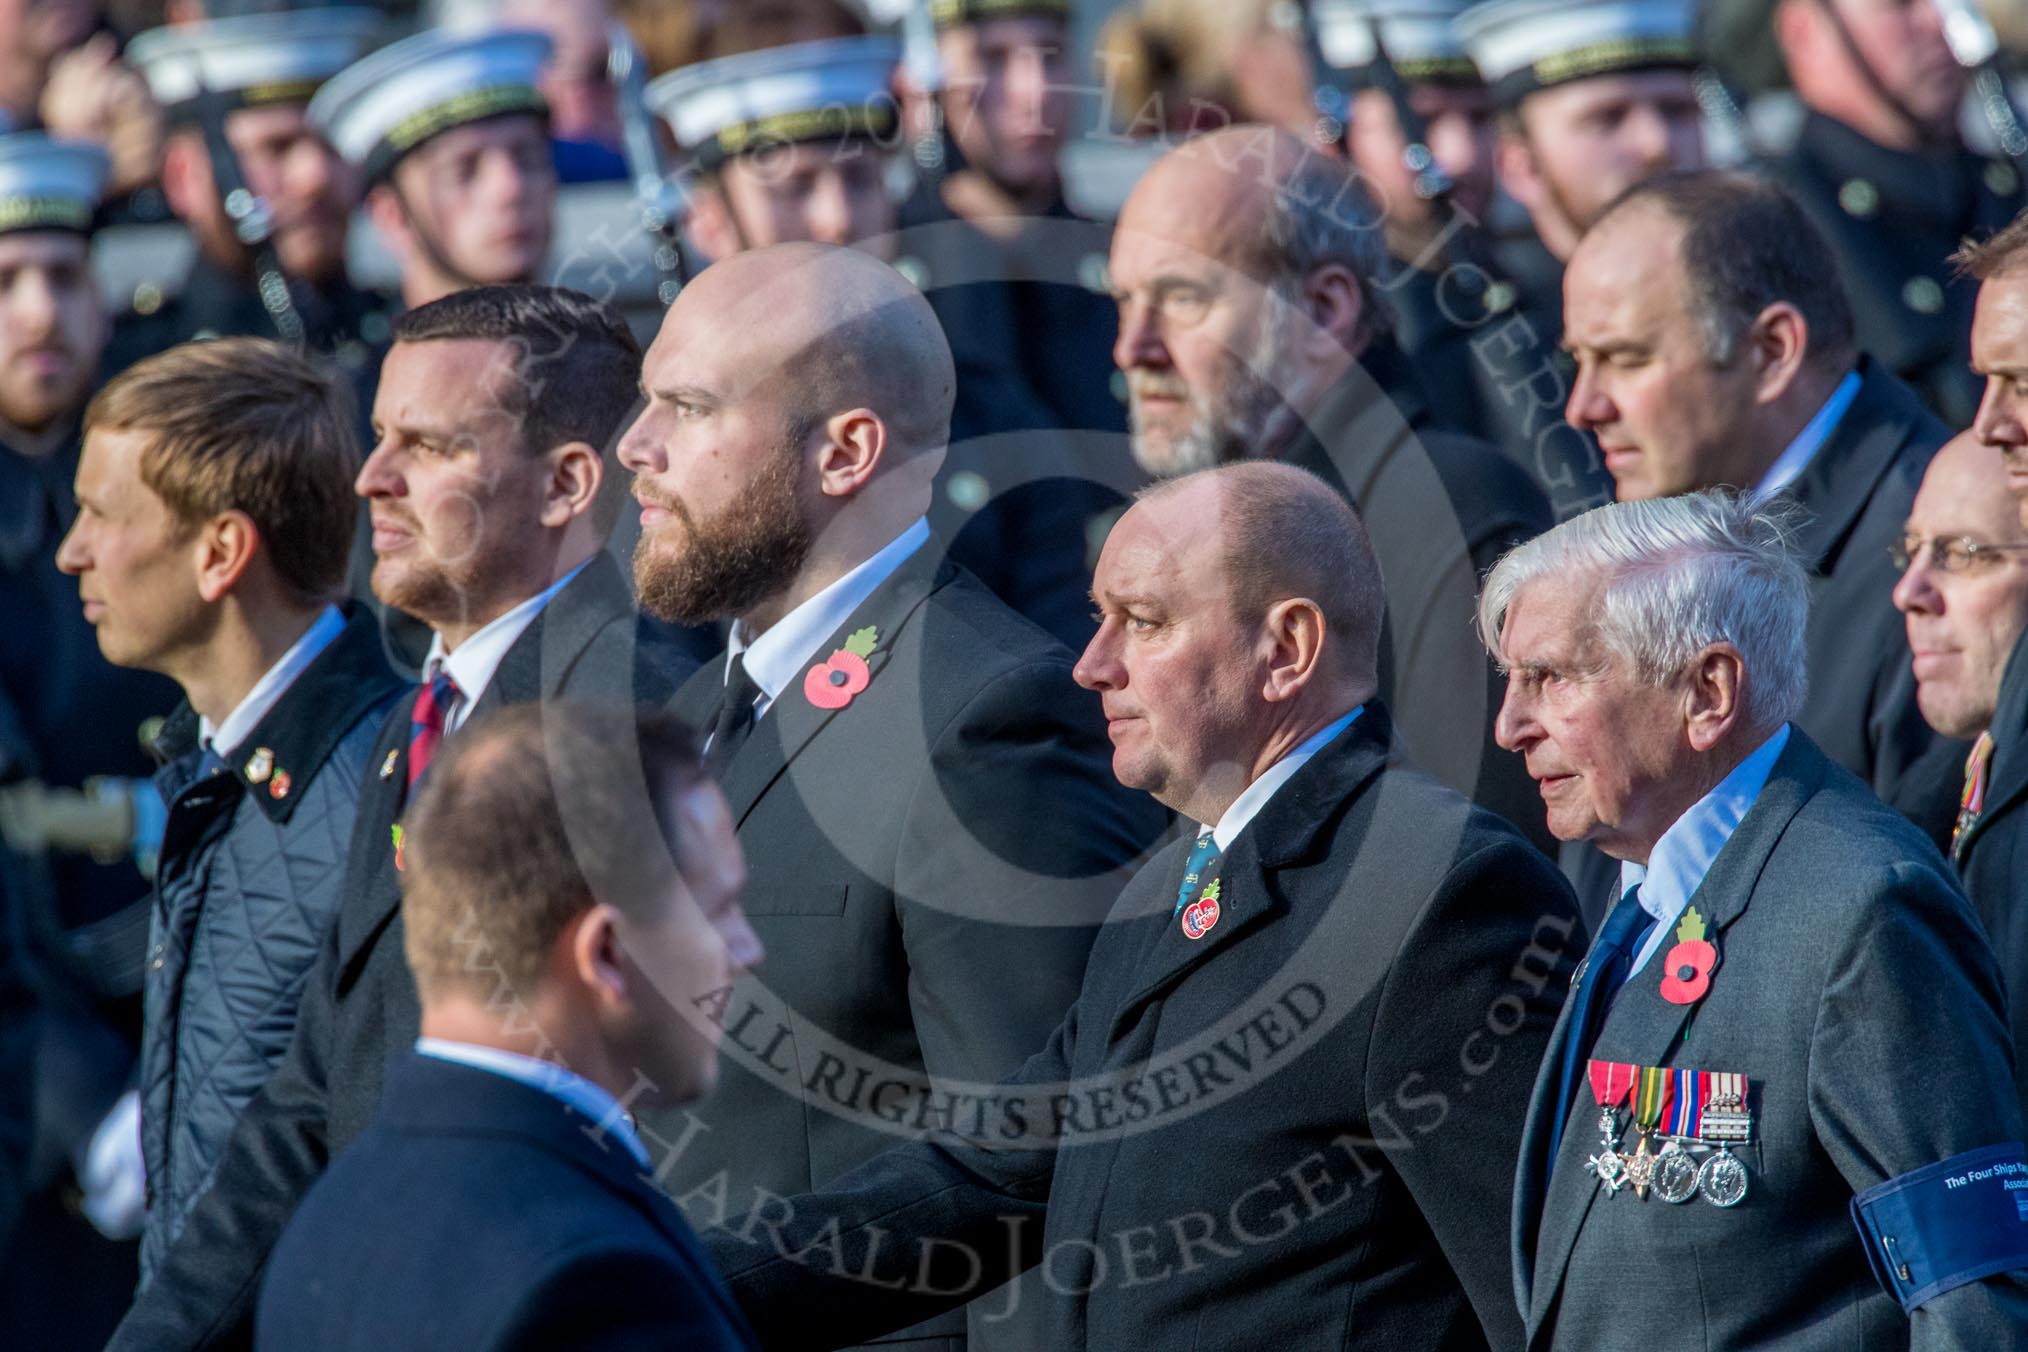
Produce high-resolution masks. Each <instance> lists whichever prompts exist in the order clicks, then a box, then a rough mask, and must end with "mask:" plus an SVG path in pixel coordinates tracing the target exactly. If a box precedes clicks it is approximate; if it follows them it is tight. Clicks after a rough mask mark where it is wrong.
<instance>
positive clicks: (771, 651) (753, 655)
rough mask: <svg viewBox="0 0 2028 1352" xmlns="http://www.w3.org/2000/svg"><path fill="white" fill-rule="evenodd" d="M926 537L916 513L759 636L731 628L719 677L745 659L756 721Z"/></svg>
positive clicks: (742, 628) (743, 628) (740, 626)
mask: <svg viewBox="0 0 2028 1352" xmlns="http://www.w3.org/2000/svg"><path fill="white" fill-rule="evenodd" d="M929 535H930V529H929V522H928V520H927V519H925V518H923V517H917V518H916V519H915V524H914V525H913V526H910V527H909V528H908V529H907V530H905V531H903V532H902V533H901V534H899V535H897V536H895V537H894V538H893V539H892V540H890V541H888V542H887V543H886V544H885V545H882V546H881V547H880V550H879V552H877V553H875V554H874V555H873V556H872V557H870V558H868V559H867V560H866V561H865V562H864V563H862V564H860V565H859V566H858V567H857V568H854V569H853V570H852V571H851V572H849V573H847V574H845V576H843V577H841V578H839V579H838V580H837V581H836V582H833V583H832V584H831V585H830V586H828V587H826V588H824V590H822V591H820V592H818V593H817V594H816V595H815V596H812V597H811V598H810V599H809V600H807V601H805V602H803V604H801V605H799V606H797V607H796V608H795V609H794V610H792V611H790V612H789V613H788V614H786V615H784V616H782V618H781V619H779V620H777V621H775V623H774V624H773V625H772V626H770V627H769V629H768V631H767V632H766V633H765V634H762V635H760V636H759V637H758V638H751V639H750V638H748V637H747V632H746V626H745V625H744V624H740V623H735V624H734V625H733V626H732V635H731V637H730V638H729V639H728V640H727V642H726V647H725V667H724V669H723V672H722V677H721V678H722V679H723V678H729V677H730V676H731V673H732V659H733V658H735V657H741V656H743V657H744V658H745V659H746V674H747V675H748V676H751V677H752V678H753V683H754V684H755V685H757V686H759V687H760V698H759V699H757V700H755V701H754V706H753V708H754V713H753V716H754V717H755V718H756V719H758V718H762V717H764V716H765V715H766V714H767V711H768V709H769V707H770V706H771V705H773V704H774V702H775V700H776V698H777V697H778V696H780V694H781V693H782V691H784V690H787V689H790V688H792V687H793V686H794V685H795V684H796V682H798V681H800V680H802V678H803V669H804V668H805V667H807V666H809V665H810V663H812V662H814V661H816V660H817V659H818V658H820V657H829V656H830V654H829V653H820V652H818V651H817V648H818V646H819V645H821V644H822V643H823V642H824V640H825V639H827V638H829V637H830V636H831V635H833V634H835V633H837V632H838V626H839V625H841V624H843V623H845V621H847V620H849V619H851V618H852V612H853V611H855V610H857V609H859V607H861V606H863V605H865V604H866V599H867V598H868V597H869V596H872V595H873V593H874V592H875V591H877V590H879V588H880V584H881V583H883V582H885V581H887V579H888V578H890V577H892V576H894V572H895V570H896V569H897V568H899V567H901V565H902V564H904V563H906V562H907V561H908V559H909V557H910V556H911V555H913V554H914V553H915V551H916V550H918V549H921V548H922V547H923V544H924V543H925V542H926V541H928V539H929ZM882 637H885V635H882Z"/></svg>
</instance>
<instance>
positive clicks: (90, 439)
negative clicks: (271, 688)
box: [56, 428, 211, 674]
mask: <svg viewBox="0 0 2028 1352" xmlns="http://www.w3.org/2000/svg"><path fill="white" fill-rule="evenodd" d="M153 435H154V434H152V433H150V432H147V431H143V430H127V431H107V430H105V429H103V428H94V429H93V430H92V431H91V433H90V434H88V435H87V436H86V437H85V440H84V447H83V449H82V451H81V452H80V453H79V457H78V468H77V482H76V485H75V489H76V496H77V508H78V511H77V519H76V520H75V521H73V522H72V523H71V527H70V531H69V533H68V534H66V535H65V536H64V538H63V543H62V544H61V545H60V546H59V547H58V548H57V553H56V565H57V567H58V568H61V569H62V570H63V571H64V572H65V573H68V574H69V575H71V576H72V577H75V578H76V579H77V580H78V596H79V599H80V600H81V601H82V602H83V603H84V617H85V620H86V622H87V623H89V624H90V625H91V626H92V627H93V629H95V630H96V631H97V633H98V640H99V651H100V652H101V653H103V654H104V655H105V658H106V660H107V661H108V662H111V663H112V664H113V665H115V666H121V667H138V668H141V669H142V670H146V671H160V672H164V673H169V674H173V673H174V672H175V671H176V670H178V669H179V665H178V659H179V658H181V657H182V656H184V655H186V654H188V653H190V652H192V651H194V650H196V649H197V648H199V647H201V646H202V643H203V641H204V635H205V634H206V633H207V632H208V631H209V628H210V620H211V616H210V615H209V614H208V612H209V611H210V609H211V608H210V607H209V606H207V605H206V604H205V601H204V598H203V597H202V595H200V594H199V592H198V569H199V565H200V550H201V545H200V543H199V538H198V532H197V531H196V530H195V529H194V528H193V527H191V526H190V525H188V524H187V523H185V522H182V521H180V520H179V519H178V518H177V517H176V515H175V513H174V512H172V511H171V510H170V508H169V505H168V504H167V503H165V502H163V501H162V499H161V498H160V497H158V496H156V494H155V490H153V489H152V488H149V487H148V486H147V484H145V483H143V482H142V481H141V457H142V454H143V452H144V451H145V450H146V449H147V447H148V445H149V443H150V441H151V440H152V437H153Z"/></svg>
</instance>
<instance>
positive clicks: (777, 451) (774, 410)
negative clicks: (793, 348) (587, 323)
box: [619, 289, 811, 623]
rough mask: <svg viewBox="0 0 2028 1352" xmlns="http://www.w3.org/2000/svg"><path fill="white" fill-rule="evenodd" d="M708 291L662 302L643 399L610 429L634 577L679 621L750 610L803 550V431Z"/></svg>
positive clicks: (749, 340) (756, 351)
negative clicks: (633, 507) (632, 523)
mask: <svg viewBox="0 0 2028 1352" xmlns="http://www.w3.org/2000/svg"><path fill="white" fill-rule="evenodd" d="M750 322H751V321H750V318H749V320H748V321H747V323H742V322H740V321H739V319H738V317H737V316H736V315H728V314H727V313H726V312H725V310H724V309H723V307H721V306H720V305H718V304H717V303H716V301H715V299H714V296H713V295H712V293H710V292H709V290H708V289H707V290H705V291H703V292H700V291H698V290H686V291H684V292H683V293H682V294H681V295H679V296H678V297H677V299H676V303H675V304H674V305H673V306H671V307H670V312H669V314H668V316H667V317H666V318H665V319H664V321H663V324H662V328H661V331H660V332H659V333H657V334H656V336H655V341H654V343H653V344H652V345H651V346H650V347H649V348H648V353H647V356H646V357H645V358H644V359H643V361H642V365H641V381H642V385H643V387H644V392H645V394H646V398H647V403H646V406H645V407H644V408H643V409H642V410H641V413H640V416H638V417H637V418H636V419H635V420H634V423H633V425H632V426H630V427H629V428H628V429H627V431H626V434H625V435H624V436H622V437H621V438H620V445H619V458H620V463H621V464H622V465H624V466H626V467H627V468H628V469H629V470H631V471H633V474H634V497H635V498H636V500H638V501H639V502H640V504H641V538H640V541H639V543H638V544H636V546H635V549H634V582H635V588H636V591H637V592H638V593H639V595H640V598H641V604H642V606H643V607H644V608H645V609H647V610H648V611H649V612H650V613H651V614H654V615H657V616H660V617H661V618H663V619H667V620H672V621H677V622H681V623H704V622H707V621H710V620H717V619H729V618H732V617H735V616H738V615H742V614H745V613H747V612H748V611H750V610H751V609H752V608H753V607H754V606H756V605H757V604H758V603H760V602H761V601H763V600H765V599H766V598H768V597H771V596H773V595H775V594H777V593H778V592H780V591H781V590H782V589H784V588H785V587H786V586H787V585H788V584H789V582H790V581H791V580H792V579H793V578H794V577H795V576H796V574H797V573H798V572H799V571H801V569H802V567H803V563H804V561H805V560H806V559H807V558H808V556H809V552H810V547H811V527H810V524H809V511H808V507H807V506H806V505H805V503H804V501H803V487H804V479H805V475H804V457H803V445H802V433H803V432H804V430H805V429H801V428H799V427H798V426H797V425H796V420H795V419H794V418H793V417H792V416H791V414H790V405H789V404H788V402H787V401H786V400H785V399H784V397H783V391H782V389H781V387H780V384H779V382H778V381H774V380H770V379H767V378H766V376H767V374H768V373H769V372H770V371H771V370H772V367H773V363H774V360H775V359H774V358H773V357H771V356H767V355H765V346H764V343H763V342H761V341H757V340H756V336H755V335H754V334H753V333H752V332H751V331H750V329H749V324H750Z"/></svg>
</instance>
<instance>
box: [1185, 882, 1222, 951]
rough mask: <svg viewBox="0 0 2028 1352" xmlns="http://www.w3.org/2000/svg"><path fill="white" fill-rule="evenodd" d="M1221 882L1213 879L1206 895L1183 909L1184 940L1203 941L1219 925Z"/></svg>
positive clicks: (1205, 890) (1206, 889) (1206, 890)
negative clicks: (1219, 887) (1213, 927)
mask: <svg viewBox="0 0 2028 1352" xmlns="http://www.w3.org/2000/svg"><path fill="white" fill-rule="evenodd" d="M1219 882H1220V880H1219V879H1217V878H1213V879H1212V880H1211V885H1210V886H1209V887H1207V888H1205V889H1204V895H1203V896H1201V897H1199V898H1197V900H1195V901H1193V902H1191V903H1190V904H1189V905H1188V906H1185V907H1184V908H1183V937H1184V938H1186V939H1202V938H1203V937H1204V936H1205V935H1207V934H1209V933H1211V927H1212V926H1213V925H1216V924H1217V923H1218V914H1219V911H1218V886H1219Z"/></svg>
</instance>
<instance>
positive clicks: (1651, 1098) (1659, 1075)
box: [1633, 1066, 1676, 1133]
mask: <svg viewBox="0 0 2028 1352" xmlns="http://www.w3.org/2000/svg"><path fill="white" fill-rule="evenodd" d="M1635 1076H1636V1078H1635V1081H1634V1097H1633V1109H1634V1125H1635V1126H1637V1127H1639V1128H1640V1129H1641V1131H1642V1132H1643V1133H1646V1132H1648V1131H1650V1130H1652V1129H1653V1128H1654V1126H1655V1124H1656V1123H1657V1122H1660V1121H1661V1120H1662V1117H1663V1115H1664V1114H1666V1113H1667V1112H1668V1111H1669V1105H1670V1104H1671V1103H1673V1102H1675V1098H1676V1084H1675V1081H1674V1080H1673V1079H1672V1078H1671V1077H1670V1074H1669V1069H1668V1067H1666V1066H1642V1067H1641V1068H1640V1069H1639V1070H1637V1071H1636V1072H1635Z"/></svg>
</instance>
